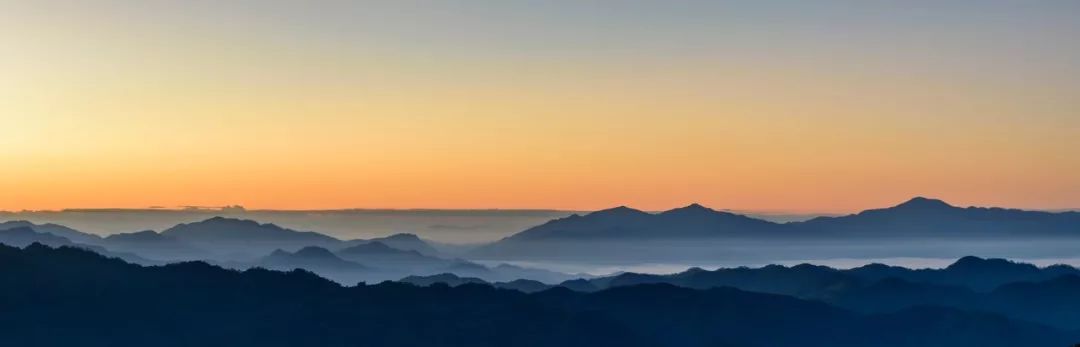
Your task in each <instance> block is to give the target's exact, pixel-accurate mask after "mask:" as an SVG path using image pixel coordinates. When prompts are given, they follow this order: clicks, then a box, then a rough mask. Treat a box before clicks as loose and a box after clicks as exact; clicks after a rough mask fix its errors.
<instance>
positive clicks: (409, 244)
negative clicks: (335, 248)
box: [346, 233, 440, 257]
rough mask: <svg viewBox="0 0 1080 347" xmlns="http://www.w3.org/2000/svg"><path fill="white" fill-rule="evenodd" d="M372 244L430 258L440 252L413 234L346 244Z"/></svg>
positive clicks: (353, 241) (401, 234)
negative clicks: (376, 243) (375, 243)
mask: <svg viewBox="0 0 1080 347" xmlns="http://www.w3.org/2000/svg"><path fill="white" fill-rule="evenodd" d="M373 242H378V243H381V244H384V245H387V246H390V247H393V248H396V249H400V250H403V251H416V252H418V253H420V254H423V255H426V256H430V257H438V256H439V255H440V252H439V251H438V250H437V249H435V247H432V246H431V245H430V244H428V242H427V241H424V240H423V239H421V238H420V237H419V236H416V235H415V234H407V233H399V234H394V235H390V236H386V237H377V238H373V239H367V240H351V241H347V242H346V243H348V244H351V245H361V244H365V243H373Z"/></svg>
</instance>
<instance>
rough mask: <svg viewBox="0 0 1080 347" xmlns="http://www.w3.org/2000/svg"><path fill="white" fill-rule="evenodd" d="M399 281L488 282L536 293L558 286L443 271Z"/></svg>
mask: <svg viewBox="0 0 1080 347" xmlns="http://www.w3.org/2000/svg"><path fill="white" fill-rule="evenodd" d="M398 282H402V283H409V284H412V285H416V286H421V287H428V286H433V285H437V284H444V285H447V286H451V287H457V286H460V285H465V284H486V285H490V286H493V287H495V288H500V289H510V290H516V291H520V292H523V293H536V292H540V291H544V290H548V289H552V288H556V286H554V285H550V284H545V283H543V282H540V281H533V280H524V279H516V280H513V281H509V282H489V281H485V280H483V279H481V278H476V277H461V276H458V275H455V274H452V273H441V274H436V275H427V276H417V275H413V276H407V277H405V278H402V279H400V280H398Z"/></svg>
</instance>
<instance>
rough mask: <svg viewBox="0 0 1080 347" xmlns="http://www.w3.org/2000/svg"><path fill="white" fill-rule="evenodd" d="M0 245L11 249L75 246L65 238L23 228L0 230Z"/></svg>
mask: <svg viewBox="0 0 1080 347" xmlns="http://www.w3.org/2000/svg"><path fill="white" fill-rule="evenodd" d="M0 243H3V244H5V245H8V246H13V247H26V246H29V245H31V244H34V243H40V244H43V245H47V246H52V247H59V246H75V245H76V244H75V243H74V242H71V240H68V239H67V238H65V237H61V236H57V235H53V234H50V233H39V232H37V231H35V230H34V229H32V228H30V227H25V226H19V227H9V228H5V229H0Z"/></svg>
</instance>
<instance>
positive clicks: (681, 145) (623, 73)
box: [0, 0, 1080, 212]
mask: <svg viewBox="0 0 1080 347" xmlns="http://www.w3.org/2000/svg"><path fill="white" fill-rule="evenodd" d="M1078 16H1080V2H1077V1H994V0H990V1H948V2H945V1H731V2H727V1H633V0H627V1H590V0H581V1H514V0H507V1H479V0H478V1H450V0H446V1H430V2H424V1H277V0H262V1H244V0H237V1H208V0H190V1H157V0H132V1H114V0H86V1H52V0H44V1H12V0H0V76H3V77H2V78H0V163H2V166H0V210H22V209H35V210H36V209H61V208H76V207H77V208H103V207H131V208H138V207H147V206H184V205H198V206H222V205H232V204H240V205H244V206H245V207H248V208H271V209H331V208H554V209H573V210H591V209H600V208H606V207H612V206H617V205H628V206H633V207H637V208H642V209H649V210H660V209H667V208H672V207H677V206H683V205H686V204H688V203H691V202H699V203H702V204H704V205H707V206H711V207H714V208H717V209H737V210H758V211H804V212H846V211H855V210H860V209H865V208H872V207H883V206H888V205H893V204H895V203H898V202H901V201H903V200H906V199H907V198H910V197H912V196H916V195H923V196H932V197H938V198H943V199H945V200H947V201H949V202H952V203H954V204H957V205H965V206H966V205H979V206H1007V207H1018V208H1038V209H1061V208H1077V207H1080V155H1078V154H1077V153H1078V152H1080V40H1078V39H1077V37H1080V21H1078V20H1076V18H1077V17H1078Z"/></svg>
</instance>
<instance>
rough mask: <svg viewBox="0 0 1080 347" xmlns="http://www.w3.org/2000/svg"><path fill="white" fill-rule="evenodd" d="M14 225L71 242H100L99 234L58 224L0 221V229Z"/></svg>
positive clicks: (93, 243) (95, 243)
mask: <svg viewBox="0 0 1080 347" xmlns="http://www.w3.org/2000/svg"><path fill="white" fill-rule="evenodd" d="M15 227H26V228H30V229H33V230H34V231H36V232H39V233H46V234H52V235H56V236H60V237H63V238H65V239H68V240H70V241H71V242H75V243H79V244H84V245H99V244H100V242H101V236H98V235H94V234H88V233H84V232H81V231H78V230H75V229H72V228H68V227H66V226H63V225H59V224H53V223H44V224H35V223H31V222H28V221H24V220H15V221H7V222H2V223H0V230H4V229H11V228H15Z"/></svg>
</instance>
